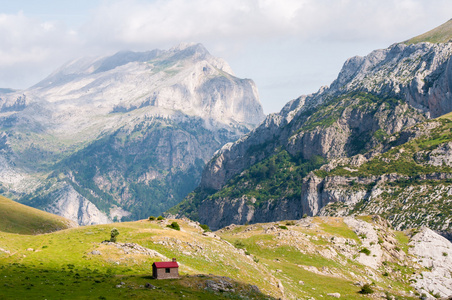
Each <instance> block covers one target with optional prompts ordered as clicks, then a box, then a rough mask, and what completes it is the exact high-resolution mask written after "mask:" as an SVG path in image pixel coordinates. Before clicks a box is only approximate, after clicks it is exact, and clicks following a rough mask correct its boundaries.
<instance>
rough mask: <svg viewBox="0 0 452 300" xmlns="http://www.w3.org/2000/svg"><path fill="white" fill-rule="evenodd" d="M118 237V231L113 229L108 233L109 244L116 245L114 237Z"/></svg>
mask: <svg viewBox="0 0 452 300" xmlns="http://www.w3.org/2000/svg"><path fill="white" fill-rule="evenodd" d="M118 235H119V230H118V229H116V228H113V229H112V230H111V233H110V242H113V243H116V237H117V236H118Z"/></svg>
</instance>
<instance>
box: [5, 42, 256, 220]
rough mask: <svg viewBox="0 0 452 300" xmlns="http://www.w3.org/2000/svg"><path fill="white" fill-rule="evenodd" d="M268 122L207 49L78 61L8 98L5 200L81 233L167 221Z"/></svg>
mask: <svg viewBox="0 0 452 300" xmlns="http://www.w3.org/2000/svg"><path fill="white" fill-rule="evenodd" d="M263 118H264V114H263V111H262V107H261V105H260V102H259V98H258V93H257V89H256V86H255V84H254V82H253V81H252V80H249V79H240V78H237V77H235V76H234V75H233V72H232V70H231V68H230V67H229V66H228V64H227V63H226V62H225V61H224V60H222V59H219V58H215V57H213V56H212V55H211V54H210V53H209V52H208V51H207V50H206V49H205V48H204V47H203V46H202V45H201V44H181V45H179V46H178V47H174V48H172V49H170V50H166V51H164V50H153V51H149V52H142V53H136V52H119V53H117V54H114V55H112V56H106V57H100V58H99V57H97V58H82V59H78V60H75V61H72V62H69V63H67V64H65V65H64V66H62V67H61V68H60V69H58V70H56V71H55V72H54V73H53V74H51V75H50V76H49V77H47V78H46V79H44V80H42V81H41V82H39V83H38V84H36V85H35V86H33V87H31V88H29V89H27V90H24V91H9V90H3V94H0V165H1V168H0V185H1V191H2V194H4V195H6V196H8V197H10V198H12V199H14V200H16V201H19V202H21V203H24V204H27V205H30V206H33V207H37V208H41V209H44V210H46V211H49V212H52V213H56V214H58V215H61V216H64V217H67V218H68V219H71V220H73V221H76V222H77V223H78V224H80V225H87V224H97V223H108V222H112V221H121V220H123V221H124V220H136V219H140V218H147V217H148V216H149V215H152V214H154V215H159V214H161V213H162V212H163V211H165V210H166V209H168V208H170V207H172V206H173V205H175V204H177V203H179V202H180V201H181V200H182V199H183V198H184V197H185V196H186V195H187V194H188V193H189V192H190V191H192V190H193V188H194V187H196V185H197V184H198V183H199V180H200V177H201V172H202V169H203V167H204V165H205V163H206V162H207V161H208V159H209V158H210V157H211V156H212V154H213V153H214V152H215V151H216V150H218V149H219V148H220V147H221V146H222V145H224V144H225V143H227V142H231V141H234V140H236V139H238V138H239V137H240V136H241V135H243V134H244V133H247V132H248V131H249V130H251V129H253V128H254V127H255V126H256V125H258V124H259V123H260V122H261V121H262V119H263Z"/></svg>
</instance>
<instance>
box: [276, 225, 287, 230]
mask: <svg viewBox="0 0 452 300" xmlns="http://www.w3.org/2000/svg"><path fill="white" fill-rule="evenodd" d="M278 227H279V228H280V229H284V230H287V229H289V228H287V226H284V225H279V226H278Z"/></svg>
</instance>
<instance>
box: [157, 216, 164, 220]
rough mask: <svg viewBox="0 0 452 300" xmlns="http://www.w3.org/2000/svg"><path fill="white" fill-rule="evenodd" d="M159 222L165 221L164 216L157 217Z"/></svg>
mask: <svg viewBox="0 0 452 300" xmlns="http://www.w3.org/2000/svg"><path fill="white" fill-rule="evenodd" d="M157 220H159V221H161V220H165V218H164V217H162V216H158V217H157Z"/></svg>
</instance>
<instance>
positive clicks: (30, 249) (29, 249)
mask: <svg viewBox="0 0 452 300" xmlns="http://www.w3.org/2000/svg"><path fill="white" fill-rule="evenodd" d="M27 251H35V250H34V249H33V248H28V249H27Z"/></svg>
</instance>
